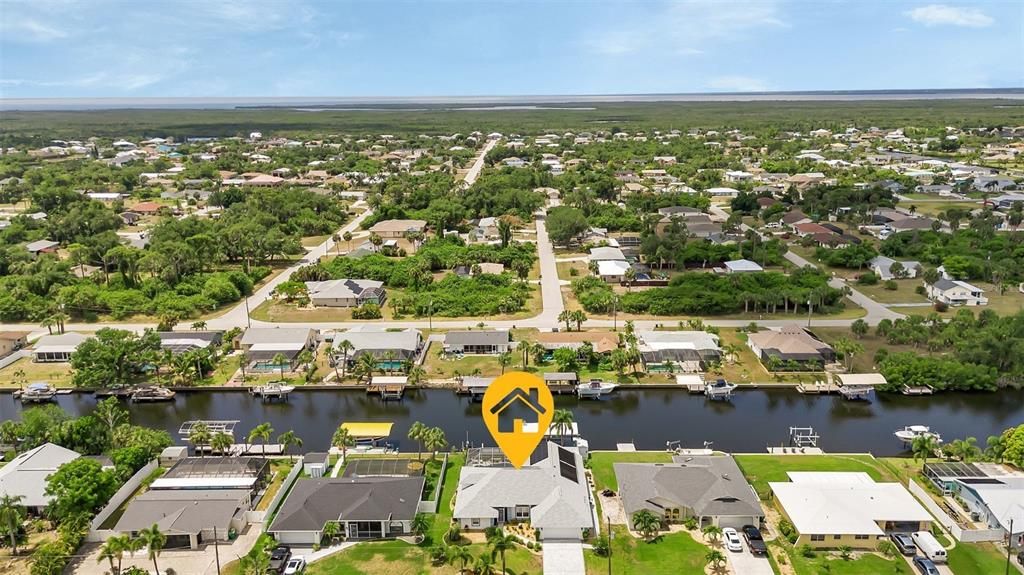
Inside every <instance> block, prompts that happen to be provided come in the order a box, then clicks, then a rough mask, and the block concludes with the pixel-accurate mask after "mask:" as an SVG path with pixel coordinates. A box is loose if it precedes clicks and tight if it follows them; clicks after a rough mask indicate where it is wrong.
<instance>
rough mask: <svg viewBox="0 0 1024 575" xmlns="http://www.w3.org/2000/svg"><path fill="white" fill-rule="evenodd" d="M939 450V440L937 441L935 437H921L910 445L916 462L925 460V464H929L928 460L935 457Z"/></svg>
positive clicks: (916, 438)
mask: <svg viewBox="0 0 1024 575" xmlns="http://www.w3.org/2000/svg"><path fill="white" fill-rule="evenodd" d="M938 449H939V440H937V439H935V436H934V435H919V436H917V437H915V438H914V442H913V443H911V444H910V450H911V451H912V452H913V453H914V462H915V463H916V462H917V460H918V459H922V460H924V463H925V464H927V463H928V458H929V457H931V456H933V455H935V452H936V451H938Z"/></svg>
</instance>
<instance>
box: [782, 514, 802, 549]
mask: <svg viewBox="0 0 1024 575" xmlns="http://www.w3.org/2000/svg"><path fill="white" fill-rule="evenodd" d="M779 532H780V533H782V536H783V537H785V538H786V541H789V543H790V544H794V543H796V540H797V538H798V537H799V536H800V534H799V533H797V532H796V528H794V527H793V524H792V523H790V522H789V521H787V520H785V519H783V520H782V521H779Z"/></svg>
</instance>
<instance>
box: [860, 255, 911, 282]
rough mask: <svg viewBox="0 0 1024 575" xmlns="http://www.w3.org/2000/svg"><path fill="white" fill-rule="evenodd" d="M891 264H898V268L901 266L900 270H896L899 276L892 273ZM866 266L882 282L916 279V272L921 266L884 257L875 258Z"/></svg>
mask: <svg viewBox="0 0 1024 575" xmlns="http://www.w3.org/2000/svg"><path fill="white" fill-rule="evenodd" d="M893 264H900V266H902V268H903V269H902V270H899V268H897V271H899V274H896V273H895V272H893V270H892V266H893ZM868 266H869V267H870V268H871V271H872V272H874V274H875V275H876V276H878V277H879V279H881V280H883V281H888V280H891V279H904V278H907V279H909V278H916V277H917V272H918V271H919V270H920V269H921V264H920V263H919V262H915V261H910V260H907V261H902V262H900V261H896V260H894V259H892V258H887V257H885V256H876V257H875V258H873V259H872V260H871V261H870V262H868Z"/></svg>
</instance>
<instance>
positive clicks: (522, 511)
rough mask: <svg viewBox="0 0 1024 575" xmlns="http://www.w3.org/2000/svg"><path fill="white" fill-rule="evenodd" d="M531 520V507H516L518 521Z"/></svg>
mask: <svg viewBox="0 0 1024 575" xmlns="http://www.w3.org/2000/svg"><path fill="white" fill-rule="evenodd" d="M529 518H530V506H529V505H516V519H529Z"/></svg>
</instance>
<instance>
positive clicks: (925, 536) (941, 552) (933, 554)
mask: <svg viewBox="0 0 1024 575" xmlns="http://www.w3.org/2000/svg"><path fill="white" fill-rule="evenodd" d="M910 537H911V538H913V539H914V544H915V545H917V549H918V550H919V551H921V554H922V555H924V556H925V557H927V558H929V559H931V560H932V561H933V562H935V563H945V562H946V548H945V547H943V546H942V545H940V544H939V542H938V540H936V539H935V537H934V536H932V534H931V533H930V532H928V531H915V532H914V533H912V534H911V535H910Z"/></svg>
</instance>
